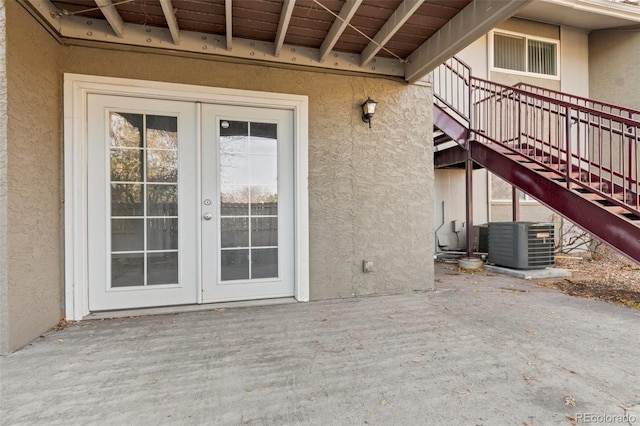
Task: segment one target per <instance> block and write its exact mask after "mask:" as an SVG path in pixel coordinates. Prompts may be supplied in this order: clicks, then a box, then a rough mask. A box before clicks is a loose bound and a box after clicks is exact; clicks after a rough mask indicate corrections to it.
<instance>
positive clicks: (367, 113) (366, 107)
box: [360, 97, 378, 128]
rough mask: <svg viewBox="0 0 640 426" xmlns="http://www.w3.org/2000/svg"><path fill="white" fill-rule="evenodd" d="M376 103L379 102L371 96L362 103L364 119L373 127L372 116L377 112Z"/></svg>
mask: <svg viewBox="0 0 640 426" xmlns="http://www.w3.org/2000/svg"><path fill="white" fill-rule="evenodd" d="M376 105H378V103H377V102H376V101H374V100H373V99H371V98H369V97H367V100H366V101H364V102H363V103H362V105H360V106H361V107H362V121H364V122H365V123H369V128H371V118H372V117H373V114H375V112H376Z"/></svg>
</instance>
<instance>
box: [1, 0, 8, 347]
mask: <svg viewBox="0 0 640 426" xmlns="http://www.w3.org/2000/svg"><path fill="white" fill-rule="evenodd" d="M5 17H6V14H5V7H4V2H0V75H6V65H7V61H6V55H5V53H6V49H7V44H6V41H7V38H6V19H5ZM7 275H8V274H7V79H5V78H0V355H1V354H4V353H7V352H9V334H8V333H9V301H8V298H7V293H8V290H9V289H8V285H9V282H8V279H7Z"/></svg>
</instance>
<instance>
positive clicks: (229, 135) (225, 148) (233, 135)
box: [220, 120, 249, 154]
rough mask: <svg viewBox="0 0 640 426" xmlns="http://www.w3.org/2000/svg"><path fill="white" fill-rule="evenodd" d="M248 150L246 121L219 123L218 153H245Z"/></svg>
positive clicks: (247, 124) (247, 126) (247, 125)
mask: <svg viewBox="0 0 640 426" xmlns="http://www.w3.org/2000/svg"><path fill="white" fill-rule="evenodd" d="M248 148H249V123H247V122H246V121H228V120H224V121H222V122H220V152H221V153H226V154H228V153H234V152H235V153H245V152H247V151H248Z"/></svg>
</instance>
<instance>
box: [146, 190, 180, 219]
mask: <svg viewBox="0 0 640 426" xmlns="http://www.w3.org/2000/svg"><path fill="white" fill-rule="evenodd" d="M147 196H148V200H147V214H148V215H149V216H177V215H178V186H177V185H147Z"/></svg>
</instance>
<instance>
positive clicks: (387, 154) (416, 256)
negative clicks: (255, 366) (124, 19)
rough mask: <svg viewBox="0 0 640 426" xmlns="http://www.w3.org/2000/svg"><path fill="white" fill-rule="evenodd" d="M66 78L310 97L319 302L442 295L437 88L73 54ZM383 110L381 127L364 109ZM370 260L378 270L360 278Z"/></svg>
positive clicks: (314, 281) (68, 53)
mask: <svg viewBox="0 0 640 426" xmlns="http://www.w3.org/2000/svg"><path fill="white" fill-rule="evenodd" d="M63 69H64V72H69V73H80V74H92V75H102V76H111V77H123V78H134V79H142V80H155V81H165V82H173V83H186V84H195V85H203V86H214V87H226V88H234V89H245V90H258V91H267V92H278V93H291V94H299V95H307V96H308V97H309V200H310V201H309V210H310V218H309V222H310V293H311V298H312V299H322V298H332V297H349V296H352V295H364V294H383V293H397V292H406V291H411V290H413V289H431V288H432V287H433V232H432V228H431V224H432V223H433V152H432V134H431V126H432V113H433V111H432V97H431V94H432V92H431V89H430V88H428V87H424V86H409V85H406V84H404V83H401V82H397V81H393V80H387V79H380V78H369V77H358V76H346V75H335V74H325V73H319V72H311V71H301V70H287V69H282V68H276V67H269V66H259V65H248V64H233V63H226V62H214V61H206V60H201V59H196V58H181V57H167V56H162V55H158V54H154V53H142V52H126V51H118V50H103V49H100V50H99V49H95V48H91V47H79V46H69V47H66V48H64V64H63ZM367 96H370V97H372V98H373V99H375V100H376V101H378V102H379V104H378V110H377V111H376V115H375V117H374V118H373V125H372V128H371V129H369V128H368V126H367V125H366V124H365V123H363V122H362V120H361V116H360V115H361V112H360V106H359V104H360V103H361V102H362V101H363V100H364V99H366V98H367ZM364 259H368V260H373V261H374V263H375V269H376V270H375V271H374V272H372V273H368V274H365V273H363V272H361V270H362V269H361V268H362V266H361V264H362V261H363V260H364Z"/></svg>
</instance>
